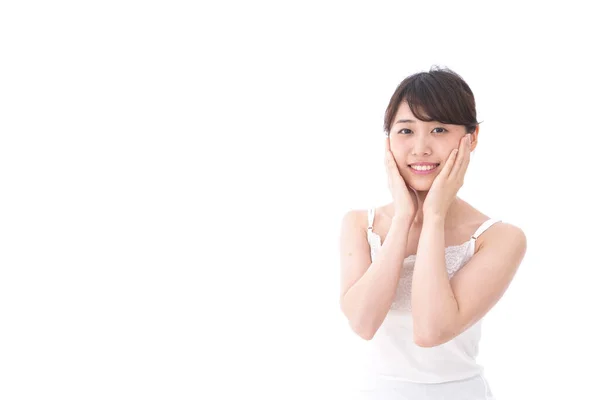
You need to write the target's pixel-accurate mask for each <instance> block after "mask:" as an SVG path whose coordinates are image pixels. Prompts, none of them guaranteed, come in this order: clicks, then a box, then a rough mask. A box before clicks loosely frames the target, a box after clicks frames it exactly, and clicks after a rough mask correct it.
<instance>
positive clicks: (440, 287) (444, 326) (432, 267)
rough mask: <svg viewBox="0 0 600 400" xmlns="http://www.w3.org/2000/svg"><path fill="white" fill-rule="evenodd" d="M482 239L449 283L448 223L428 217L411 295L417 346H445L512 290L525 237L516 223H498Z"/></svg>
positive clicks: (419, 249) (524, 248)
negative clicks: (445, 243) (445, 238)
mask: <svg viewBox="0 0 600 400" xmlns="http://www.w3.org/2000/svg"><path fill="white" fill-rule="evenodd" d="M478 240H479V241H481V243H480V245H479V249H478V251H477V252H476V253H475V254H474V255H473V257H471V259H470V260H469V262H467V264H466V265H464V266H463V267H462V268H461V269H460V270H459V271H458V272H457V273H456V274H455V275H454V276H453V277H452V279H449V277H448V271H447V270H446V257H445V249H444V222H443V219H441V218H436V217H432V216H430V217H429V218H428V217H425V218H424V225H423V230H422V231H421V237H420V238H419V247H418V250H417V260H416V262H415V270H414V274H413V281H412V297H411V303H412V312H413V322H414V323H413V335H414V341H415V343H416V344H417V345H419V346H422V347H433V346H439V345H441V344H443V343H446V342H447V341H449V340H451V339H453V338H454V337H456V336H458V335H459V334H461V333H462V332H464V331H465V330H466V329H468V328H469V327H471V326H472V325H473V324H475V323H476V322H477V321H479V320H480V319H481V318H483V317H484V316H485V314H486V313H487V312H489V310H490V309H491V308H492V307H493V306H494V305H495V304H496V303H497V302H498V301H499V300H500V298H501V297H502V295H503V294H504V292H505V291H506V290H507V289H508V286H509V285H510V282H511V281H512V279H513V277H514V276H515V274H516V271H517V269H518V267H519V265H520V264H521V261H522V260H523V258H524V256H525V252H526V249H527V239H526V237H525V234H524V233H523V231H522V230H521V229H520V228H518V227H516V226H514V225H510V224H506V223H497V224H495V226H494V227H492V228H490V229H488V230H486V231H485V232H484V233H483V234H482V235H481V236H480V239H478Z"/></svg>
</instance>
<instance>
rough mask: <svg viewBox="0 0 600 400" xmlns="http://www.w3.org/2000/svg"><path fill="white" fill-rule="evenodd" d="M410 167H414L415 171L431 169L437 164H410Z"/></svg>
mask: <svg viewBox="0 0 600 400" xmlns="http://www.w3.org/2000/svg"><path fill="white" fill-rule="evenodd" d="M410 167H411V168H412V169H416V170H417V171H430V170H432V169H434V168H435V167H437V165H427V166H425V165H411V166H410Z"/></svg>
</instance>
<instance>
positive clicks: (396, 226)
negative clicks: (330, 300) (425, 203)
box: [340, 211, 410, 340]
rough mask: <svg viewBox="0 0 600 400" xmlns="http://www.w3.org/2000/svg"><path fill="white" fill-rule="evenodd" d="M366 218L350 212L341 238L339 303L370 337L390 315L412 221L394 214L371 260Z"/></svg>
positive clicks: (352, 323)
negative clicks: (379, 247) (365, 225)
mask: <svg viewBox="0 0 600 400" xmlns="http://www.w3.org/2000/svg"><path fill="white" fill-rule="evenodd" d="M363 220H364V217H363V216H362V214H360V213H359V212H356V211H350V212H348V213H347V214H346V215H345V216H344V218H343V221H342V231H341V240H340V256H341V291H340V306H341V309H342V311H343V313H344V315H345V316H346V318H347V319H348V322H349V324H350V326H351V327H352V329H353V330H354V331H355V332H356V333H357V334H358V335H360V337H362V338H363V339H366V340H370V339H371V338H372V337H373V336H374V335H375V333H376V332H377V330H378V329H379V327H380V326H381V324H382V323H383V320H384V319H385V316H386V315H387V313H388V311H389V308H390V306H391V304H392V301H393V300H394V295H395V293H396V287H397V286H398V281H399V280H400V274H401V273H402V266H403V263H404V257H405V253H406V242H407V239H408V230H409V227H410V220H409V219H408V218H403V217H395V218H394V219H393V220H392V225H391V227H390V230H389V232H388V234H387V236H386V239H385V241H384V243H383V244H382V246H381V249H379V251H378V252H377V254H376V255H375V259H374V260H371V256H370V249H369V243H368V241H367V237H366V232H365V229H364V225H363V224H364V222H362V221H363Z"/></svg>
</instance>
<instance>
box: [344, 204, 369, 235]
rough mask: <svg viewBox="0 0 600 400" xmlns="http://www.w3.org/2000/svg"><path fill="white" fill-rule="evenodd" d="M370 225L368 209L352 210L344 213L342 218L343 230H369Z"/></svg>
mask: <svg viewBox="0 0 600 400" xmlns="http://www.w3.org/2000/svg"><path fill="white" fill-rule="evenodd" d="M367 225H368V210H366V209H351V210H348V211H346V212H345V213H344V216H343V217H342V229H343V230H348V229H353V230H364V231H366V230H367Z"/></svg>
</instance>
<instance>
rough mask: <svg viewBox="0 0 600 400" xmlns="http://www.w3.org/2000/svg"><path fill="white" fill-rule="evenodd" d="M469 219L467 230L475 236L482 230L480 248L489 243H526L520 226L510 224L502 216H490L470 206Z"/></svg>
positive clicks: (466, 219) (467, 219)
mask: <svg viewBox="0 0 600 400" xmlns="http://www.w3.org/2000/svg"><path fill="white" fill-rule="evenodd" d="M469 207H470V210H469V213H468V217H467V218H465V221H468V222H466V224H465V225H466V229H467V230H468V231H472V232H473V234H475V233H476V232H477V230H482V231H481V232H480V234H479V235H478V237H479V238H480V239H479V240H478V242H479V243H478V246H477V247H478V248H480V247H481V245H484V244H486V243H489V242H496V243H503V242H505V241H516V242H518V243H526V237H525V232H524V231H523V229H522V228H521V227H519V226H518V225H516V224H514V223H512V222H508V221H506V220H504V219H503V218H502V216H492V217H490V216H488V215H487V214H485V213H483V212H481V211H479V210H478V209H476V208H475V207H473V206H471V205H469Z"/></svg>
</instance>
